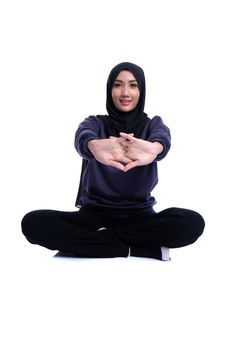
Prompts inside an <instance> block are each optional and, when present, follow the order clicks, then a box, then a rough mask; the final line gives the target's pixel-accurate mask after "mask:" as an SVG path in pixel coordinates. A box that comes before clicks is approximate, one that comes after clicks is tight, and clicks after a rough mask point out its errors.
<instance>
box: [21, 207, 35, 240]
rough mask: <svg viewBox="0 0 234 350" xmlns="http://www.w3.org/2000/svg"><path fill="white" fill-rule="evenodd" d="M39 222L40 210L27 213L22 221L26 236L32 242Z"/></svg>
mask: <svg viewBox="0 0 234 350" xmlns="http://www.w3.org/2000/svg"><path fill="white" fill-rule="evenodd" d="M37 222H38V211H31V212H29V213H27V214H26V215H25V216H24V217H23V219H22V221H21V229H22V232H23V234H24V235H25V237H26V238H27V239H28V241H30V242H31V243H33V242H34V238H35V234H36V227H37Z"/></svg>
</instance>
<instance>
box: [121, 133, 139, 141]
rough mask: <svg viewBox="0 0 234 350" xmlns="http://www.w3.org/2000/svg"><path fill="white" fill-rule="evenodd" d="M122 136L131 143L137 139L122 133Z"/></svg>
mask: <svg viewBox="0 0 234 350" xmlns="http://www.w3.org/2000/svg"><path fill="white" fill-rule="evenodd" d="M120 136H122V137H124V138H125V139H127V140H129V141H134V140H135V137H134V136H132V134H126V133H125V132H120Z"/></svg>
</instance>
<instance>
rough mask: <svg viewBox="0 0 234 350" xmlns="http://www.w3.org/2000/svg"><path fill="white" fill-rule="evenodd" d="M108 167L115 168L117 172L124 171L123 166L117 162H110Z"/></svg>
mask: <svg viewBox="0 0 234 350" xmlns="http://www.w3.org/2000/svg"><path fill="white" fill-rule="evenodd" d="M109 165H111V166H113V167H114V168H117V169H119V170H122V171H124V170H125V166H124V165H123V164H121V163H119V162H116V161H114V160H110V162H109Z"/></svg>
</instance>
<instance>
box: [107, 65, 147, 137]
mask: <svg viewBox="0 0 234 350" xmlns="http://www.w3.org/2000/svg"><path fill="white" fill-rule="evenodd" d="M122 70H128V71H130V72H131V73H132V74H133V75H134V77H135V79H136V81H137V83H138V87H139V90H140V97H139V101H138V104H137V106H136V107H135V108H134V110H132V111H130V112H122V111H119V110H118V109H117V108H116V107H115V105H114V103H113V99H112V88H113V84H114V82H115V79H116V77H117V76H118V74H119V73H120V72H121V71H122ZM144 107H145V75H144V71H143V70H142V69H141V68H140V67H139V66H137V65H136V64H134V63H130V62H122V63H120V64H118V65H117V66H115V67H114V68H113V69H112V70H111V72H110V74H109V77H108V80H107V99H106V109H107V112H108V118H107V119H106V123H105V124H106V127H107V130H108V133H109V135H111V136H119V133H120V132H121V131H122V132H126V133H134V136H136V137H138V136H139V135H140V133H141V130H142V129H143V127H144V125H145V124H146V122H147V120H148V117H147V114H146V113H144Z"/></svg>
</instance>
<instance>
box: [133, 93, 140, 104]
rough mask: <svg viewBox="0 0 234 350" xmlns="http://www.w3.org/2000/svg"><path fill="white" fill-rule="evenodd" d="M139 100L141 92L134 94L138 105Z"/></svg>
mask: <svg viewBox="0 0 234 350" xmlns="http://www.w3.org/2000/svg"><path fill="white" fill-rule="evenodd" d="M139 98H140V92H139V91H136V92H135V94H134V100H135V102H136V104H137V103H138V101H139Z"/></svg>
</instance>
